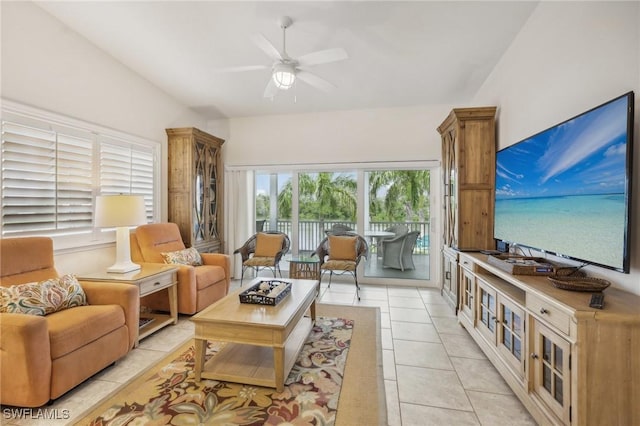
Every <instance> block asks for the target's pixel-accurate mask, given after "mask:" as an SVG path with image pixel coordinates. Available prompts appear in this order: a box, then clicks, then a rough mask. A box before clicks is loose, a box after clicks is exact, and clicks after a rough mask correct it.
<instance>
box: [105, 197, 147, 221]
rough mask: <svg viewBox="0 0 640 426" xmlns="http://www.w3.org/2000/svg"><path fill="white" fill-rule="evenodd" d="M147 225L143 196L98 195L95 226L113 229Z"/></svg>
mask: <svg viewBox="0 0 640 426" xmlns="http://www.w3.org/2000/svg"><path fill="white" fill-rule="evenodd" d="M145 223H147V213H146V211H145V207H144V197H143V196H142V195H98V196H97V197H96V211H95V226H96V227H97V228H111V227H122V226H136V225H143V224H145Z"/></svg>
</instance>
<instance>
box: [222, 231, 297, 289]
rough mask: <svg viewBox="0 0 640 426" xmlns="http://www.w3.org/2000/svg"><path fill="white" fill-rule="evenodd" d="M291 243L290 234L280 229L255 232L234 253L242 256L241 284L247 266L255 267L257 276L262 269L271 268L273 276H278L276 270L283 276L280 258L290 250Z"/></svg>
mask: <svg viewBox="0 0 640 426" xmlns="http://www.w3.org/2000/svg"><path fill="white" fill-rule="evenodd" d="M290 245H291V241H290V240H289V236H288V235H287V234H285V233H284V232H279V231H264V232H258V233H257V234H254V235H252V236H251V238H249V239H248V240H247V242H246V243H244V245H243V246H242V247H240V248H239V249H236V251H234V252H233V254H238V253H239V254H240V256H242V276H241V277H240V286H241V287H242V281H243V279H244V272H245V271H246V270H247V268H253V269H255V271H256V276H257V275H258V274H259V273H260V269H265V268H269V269H271V270H273V277H274V278H275V277H276V271H277V272H278V273H279V274H280V277H281V278H282V271H281V270H280V260H281V259H282V256H284V255H285V254H286V253H287V252H288V251H289V247H290Z"/></svg>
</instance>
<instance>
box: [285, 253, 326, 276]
mask: <svg viewBox="0 0 640 426" xmlns="http://www.w3.org/2000/svg"><path fill="white" fill-rule="evenodd" d="M289 278H293V279H298V280H319V279H320V260H319V259H318V258H317V257H306V256H301V257H292V258H291V259H290V260H289Z"/></svg>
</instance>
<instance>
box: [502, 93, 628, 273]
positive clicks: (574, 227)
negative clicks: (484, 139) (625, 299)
mask: <svg viewBox="0 0 640 426" xmlns="http://www.w3.org/2000/svg"><path fill="white" fill-rule="evenodd" d="M627 108H628V101H627V97H622V98H619V99H617V100H614V101H612V102H610V103H607V104H605V105H603V106H601V107H599V108H596V109H594V110H592V111H589V112H587V113H585V114H582V115H580V116H578V117H576V118H574V119H572V120H569V121H566V122H564V123H562V124H560V125H558V126H555V127H553V128H551V129H548V130H546V131H544V132H541V133H539V134H537V135H535V136H532V137H531V138H528V139H526V140H524V141H522V142H519V143H517V144H515V145H512V146H510V147H507V148H505V149H503V150H501V151H499V152H498V154H497V159H496V162H497V169H496V205H495V210H496V217H495V237H496V238H497V239H501V240H505V241H509V242H513V243H519V244H522V245H526V246H529V247H534V248H538V249H543V250H546V251H549V252H553V253H558V254H562V255H565V256H570V257H573V258H577V259H582V260H585V261H588V262H592V263H597V264H601V265H605V266H609V267H613V268H616V269H621V268H622V266H623V256H624V247H625V226H626V220H627V217H626V212H627V201H628V200H627V194H626V190H627V175H626V152H627Z"/></svg>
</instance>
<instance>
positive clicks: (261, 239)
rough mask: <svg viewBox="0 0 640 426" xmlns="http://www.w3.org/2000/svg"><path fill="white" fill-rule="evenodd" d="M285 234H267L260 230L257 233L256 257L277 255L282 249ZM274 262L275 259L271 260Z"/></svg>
mask: <svg viewBox="0 0 640 426" xmlns="http://www.w3.org/2000/svg"><path fill="white" fill-rule="evenodd" d="M283 238H284V237H283V236H282V235H281V234H267V233H264V232H259V233H258V235H256V251H255V253H254V256H255V257H271V258H274V257H276V254H278V252H279V251H280V250H282V241H283ZM271 263H272V264H273V259H272V260H271Z"/></svg>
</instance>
